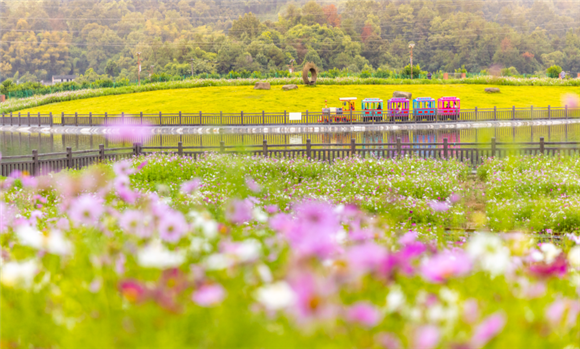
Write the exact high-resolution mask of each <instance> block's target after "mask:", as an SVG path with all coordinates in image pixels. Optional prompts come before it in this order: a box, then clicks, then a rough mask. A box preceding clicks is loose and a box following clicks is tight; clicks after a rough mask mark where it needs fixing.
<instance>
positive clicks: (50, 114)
mask: <svg viewBox="0 0 580 349" xmlns="http://www.w3.org/2000/svg"><path fill="white" fill-rule="evenodd" d="M49 118H50V121H49V122H50V127H52V126H54V121H53V120H52V112H50V113H49Z"/></svg>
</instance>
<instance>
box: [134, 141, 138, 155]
mask: <svg viewBox="0 0 580 349" xmlns="http://www.w3.org/2000/svg"><path fill="white" fill-rule="evenodd" d="M133 156H139V143H133Z"/></svg>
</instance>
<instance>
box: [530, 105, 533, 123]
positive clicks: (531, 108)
mask: <svg viewBox="0 0 580 349" xmlns="http://www.w3.org/2000/svg"><path fill="white" fill-rule="evenodd" d="M530 118H531V119H532V120H534V106H533V105H532V106H530Z"/></svg>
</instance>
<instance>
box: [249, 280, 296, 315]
mask: <svg viewBox="0 0 580 349" xmlns="http://www.w3.org/2000/svg"><path fill="white" fill-rule="evenodd" d="M256 299H257V300H258V302H260V303H261V304H262V305H264V306H265V307H266V308H268V309H270V310H279V309H284V308H287V307H290V306H292V305H293V304H294V302H295V301H296V295H295V294H294V291H293V290H292V288H291V287H290V286H289V285H288V284H287V283H286V282H285V281H279V282H275V283H273V284H270V285H266V286H262V287H260V288H259V289H258V290H257V291H256Z"/></svg>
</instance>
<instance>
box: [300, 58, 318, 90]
mask: <svg viewBox="0 0 580 349" xmlns="http://www.w3.org/2000/svg"><path fill="white" fill-rule="evenodd" d="M308 73H310V79H309V78H308ZM317 76H318V67H317V66H316V64H314V63H312V62H307V63H306V64H304V68H302V80H303V81H304V84H306V85H314V84H316V77H317Z"/></svg>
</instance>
